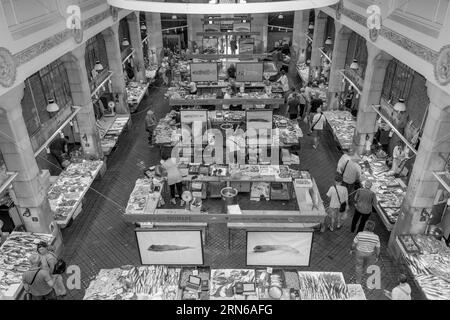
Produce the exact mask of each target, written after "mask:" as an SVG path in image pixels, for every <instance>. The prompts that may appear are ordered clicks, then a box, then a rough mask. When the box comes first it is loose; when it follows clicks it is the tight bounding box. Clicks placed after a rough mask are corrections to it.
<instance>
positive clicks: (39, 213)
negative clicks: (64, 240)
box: [18, 200, 54, 233]
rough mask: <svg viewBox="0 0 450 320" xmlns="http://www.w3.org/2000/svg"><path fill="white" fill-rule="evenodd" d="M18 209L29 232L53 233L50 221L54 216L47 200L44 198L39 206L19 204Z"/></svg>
mask: <svg viewBox="0 0 450 320" xmlns="http://www.w3.org/2000/svg"><path fill="white" fill-rule="evenodd" d="M18 210H19V214H20V217H21V219H22V221H23V224H24V226H25V229H26V230H27V231H28V232H36V233H51V230H50V223H51V222H52V221H53V220H54V218H53V212H52V211H51V209H50V205H49V204H48V201H47V200H44V201H43V202H42V203H41V205H40V206H38V207H30V208H22V207H20V206H18Z"/></svg>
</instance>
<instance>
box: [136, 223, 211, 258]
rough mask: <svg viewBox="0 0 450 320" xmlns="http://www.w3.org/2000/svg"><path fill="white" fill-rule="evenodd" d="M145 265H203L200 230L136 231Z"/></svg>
mask: <svg viewBox="0 0 450 320" xmlns="http://www.w3.org/2000/svg"><path fill="white" fill-rule="evenodd" d="M136 239H137V243H138V247H139V254H140V256H141V263H142V264H143V265H152V264H154V265H203V242H202V232H201V231H200V230H152V229H136Z"/></svg>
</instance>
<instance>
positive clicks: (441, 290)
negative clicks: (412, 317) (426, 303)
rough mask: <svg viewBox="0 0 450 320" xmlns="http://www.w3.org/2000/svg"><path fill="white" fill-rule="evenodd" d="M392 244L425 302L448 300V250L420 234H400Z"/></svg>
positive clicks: (445, 246)
mask: <svg viewBox="0 0 450 320" xmlns="http://www.w3.org/2000/svg"><path fill="white" fill-rule="evenodd" d="M396 241H397V244H398V247H399V248H400V251H401V253H402V257H403V259H404V261H405V263H406V266H407V267H408V270H409V271H410V273H411V275H412V276H413V279H414V282H415V283H416V284H417V286H418V287H419V289H420V290H421V291H422V293H423V295H424V296H425V297H426V298H427V299H429V300H450V248H449V247H447V245H446V244H445V243H444V242H442V241H439V240H437V239H436V238H434V237H433V236H429V235H422V234H414V235H400V236H398V237H397V238H396Z"/></svg>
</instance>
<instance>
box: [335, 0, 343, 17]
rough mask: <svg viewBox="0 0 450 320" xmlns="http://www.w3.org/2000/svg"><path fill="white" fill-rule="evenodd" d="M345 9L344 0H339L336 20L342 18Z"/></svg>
mask: <svg viewBox="0 0 450 320" xmlns="http://www.w3.org/2000/svg"><path fill="white" fill-rule="evenodd" d="M343 10H344V0H339V2H338V3H337V4H336V12H335V15H336V20H340V19H341V15H342V11H343Z"/></svg>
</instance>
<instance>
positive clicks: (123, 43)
mask: <svg viewBox="0 0 450 320" xmlns="http://www.w3.org/2000/svg"><path fill="white" fill-rule="evenodd" d="M129 45H130V43H129V42H128V39H127V38H123V40H122V46H124V47H126V46H129Z"/></svg>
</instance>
